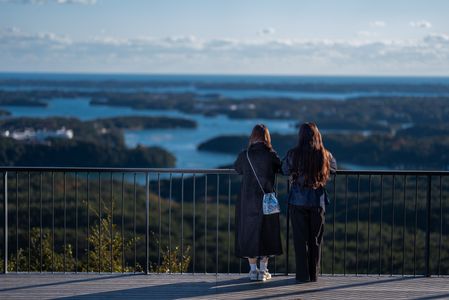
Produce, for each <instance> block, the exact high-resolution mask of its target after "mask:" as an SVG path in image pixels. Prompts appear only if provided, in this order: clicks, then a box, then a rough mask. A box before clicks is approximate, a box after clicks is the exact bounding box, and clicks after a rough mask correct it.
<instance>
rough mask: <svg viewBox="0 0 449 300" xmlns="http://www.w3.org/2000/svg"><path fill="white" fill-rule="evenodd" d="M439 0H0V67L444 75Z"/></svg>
mask: <svg viewBox="0 0 449 300" xmlns="http://www.w3.org/2000/svg"><path fill="white" fill-rule="evenodd" d="M448 12H449V1H447V0H432V1H429V0H427V1H424V0H388V1H386V0H377V1H372V0H327V1H325V0H313V1H312V0H309V1H304V0H303V1H300V0H282V1H279V0H271V1H268V0H220V1H219V0H188V1H186V0H159V1H158V0H126V1H125V0H0V54H1V55H0V71H32V72H34V71H38V72H93V73H192V74H195V73H197V74H208V73H212V74H295V75H308V74H312V75H358V74H360V75H418V76H424V75H444V76H448V75H449V18H448V17H447V14H448Z"/></svg>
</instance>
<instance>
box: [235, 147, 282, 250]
mask: <svg viewBox="0 0 449 300" xmlns="http://www.w3.org/2000/svg"><path fill="white" fill-rule="evenodd" d="M246 151H247V150H243V151H242V152H241V153H240V154H239V156H238V157H237V160H236V161H235V163H234V168H235V170H236V171H237V172H238V173H239V174H242V175H243V176H242V184H241V193H240V199H238V201H237V204H236V207H235V226H236V230H235V255H236V256H237V257H258V256H270V255H280V254H282V245H281V237H280V225H279V214H272V215H264V214H263V211H262V199H263V192H262V190H261V189H260V186H259V184H258V183H257V180H256V177H255V176H254V173H253V171H252V169H251V167H250V165H249V163H248V159H247V158H246ZM249 158H250V159H251V163H252V165H253V167H254V169H255V171H256V173H257V176H258V178H259V180H260V183H261V184H262V186H263V189H264V192H265V193H271V192H273V191H274V181H275V176H276V173H278V172H279V170H280V167H281V161H280V159H279V157H278V155H277V154H276V152H275V151H273V150H270V149H269V148H268V147H267V146H265V144H263V143H255V144H253V145H251V146H250V147H249Z"/></svg>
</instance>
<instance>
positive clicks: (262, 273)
mask: <svg viewBox="0 0 449 300" xmlns="http://www.w3.org/2000/svg"><path fill="white" fill-rule="evenodd" d="M269 279H271V274H270V272H268V270H264V271H259V280H261V281H266V280H269Z"/></svg>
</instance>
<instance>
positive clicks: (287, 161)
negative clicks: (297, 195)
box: [281, 151, 291, 176]
mask: <svg viewBox="0 0 449 300" xmlns="http://www.w3.org/2000/svg"><path fill="white" fill-rule="evenodd" d="M289 154H290V151H289V152H287V154H286V155H285V156H284V158H283V159H282V163H281V171H282V174H284V175H287V176H288V175H290V169H291V158H290V156H291V155H289Z"/></svg>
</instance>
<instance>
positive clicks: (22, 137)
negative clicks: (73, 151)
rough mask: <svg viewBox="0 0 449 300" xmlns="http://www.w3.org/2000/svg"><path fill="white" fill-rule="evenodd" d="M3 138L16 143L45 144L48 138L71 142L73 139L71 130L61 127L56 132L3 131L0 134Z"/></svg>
mask: <svg viewBox="0 0 449 300" xmlns="http://www.w3.org/2000/svg"><path fill="white" fill-rule="evenodd" d="M1 135H2V136H4V137H10V138H13V139H15V140H18V141H32V142H39V143H41V142H45V140H46V139H48V138H61V139H68V140H71V139H73V137H74V134H73V130H72V129H66V128H65V127H62V128H61V129H58V130H47V129H39V130H35V129H33V128H27V129H25V130H13V131H9V130H5V131H3V132H2V133H1Z"/></svg>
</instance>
